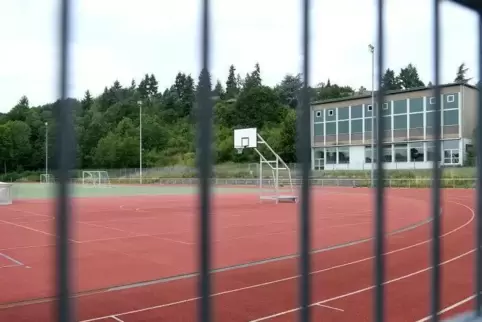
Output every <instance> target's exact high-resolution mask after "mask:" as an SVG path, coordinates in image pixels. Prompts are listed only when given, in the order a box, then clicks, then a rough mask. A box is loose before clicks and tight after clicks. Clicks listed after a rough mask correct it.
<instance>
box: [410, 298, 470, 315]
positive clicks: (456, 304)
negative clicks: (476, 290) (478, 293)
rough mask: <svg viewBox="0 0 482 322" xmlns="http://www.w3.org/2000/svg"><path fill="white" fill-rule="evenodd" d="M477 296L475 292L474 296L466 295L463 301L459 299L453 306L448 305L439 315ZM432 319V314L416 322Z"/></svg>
mask: <svg viewBox="0 0 482 322" xmlns="http://www.w3.org/2000/svg"><path fill="white" fill-rule="evenodd" d="M474 298H475V294H474V295H472V296H469V297H466V298H465V299H463V300H462V301H459V302H457V303H455V304H453V305H451V306H447V307H446V308H445V309H443V310H442V311H440V312H438V313H437V315H440V314H443V313H446V312H448V311H450V310H453V309H455V308H456V307H459V306H461V305H462V304H465V303H467V302H469V301H471V300H473V299H474ZM431 320H432V316H427V317H424V318H423V319H420V320H417V321H416V322H426V321H431Z"/></svg>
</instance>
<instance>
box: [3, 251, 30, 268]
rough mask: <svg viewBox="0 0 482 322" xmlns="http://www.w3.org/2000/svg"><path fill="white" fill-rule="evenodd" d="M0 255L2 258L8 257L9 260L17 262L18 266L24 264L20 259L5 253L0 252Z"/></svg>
mask: <svg viewBox="0 0 482 322" xmlns="http://www.w3.org/2000/svg"><path fill="white" fill-rule="evenodd" d="M0 256H3V257H4V258H6V259H8V260H9V261H11V262H13V263H15V264H17V265H18V266H23V265H24V264H23V263H22V262H21V261H18V260H16V259H15V258H12V257H10V256H8V255H7V254H4V253H0Z"/></svg>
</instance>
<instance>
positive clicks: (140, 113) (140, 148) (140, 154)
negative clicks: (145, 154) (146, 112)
mask: <svg viewBox="0 0 482 322" xmlns="http://www.w3.org/2000/svg"><path fill="white" fill-rule="evenodd" d="M137 104H139V183H140V184H142V101H138V102H137Z"/></svg>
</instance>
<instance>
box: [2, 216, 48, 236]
mask: <svg viewBox="0 0 482 322" xmlns="http://www.w3.org/2000/svg"><path fill="white" fill-rule="evenodd" d="M0 222H1V223H4V224H7V225H11V226H15V227H20V228H23V229H27V230H30V231H34V232H36V233H40V234H44V235H48V236H55V235H54V234H51V233H48V232H45V231H43V230H38V229H34V228H30V227H28V226H24V225H19V224H16V223H13V222H9V221H5V220H0Z"/></svg>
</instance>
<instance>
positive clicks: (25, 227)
mask: <svg viewBox="0 0 482 322" xmlns="http://www.w3.org/2000/svg"><path fill="white" fill-rule="evenodd" d="M0 223H4V224H8V225H11V226H15V227H20V228H23V229H27V230H30V231H34V232H36V233H40V234H43V235H47V236H53V237H57V235H55V234H51V233H48V232H46V231H43V230H39V229H34V228H31V227H28V226H24V225H19V224H16V223H13V222H10V221H5V220H0ZM69 241H70V242H72V243H78V241H76V240H75V239H69Z"/></svg>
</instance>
